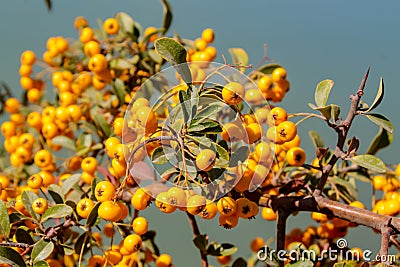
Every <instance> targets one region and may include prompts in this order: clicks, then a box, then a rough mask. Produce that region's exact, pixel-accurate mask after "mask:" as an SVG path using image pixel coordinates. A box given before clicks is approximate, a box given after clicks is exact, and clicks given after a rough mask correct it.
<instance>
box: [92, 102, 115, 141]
mask: <svg viewBox="0 0 400 267" xmlns="http://www.w3.org/2000/svg"><path fill="white" fill-rule="evenodd" d="M90 116H91V117H92V119H93V120H94V123H95V124H96V126H97V128H98V129H100V130H101V132H102V133H103V135H104V137H109V136H110V135H111V126H110V124H109V123H108V122H107V121H106V119H105V118H104V116H103V115H102V114H101V112H100V111H99V108H98V107H94V108H92V109H91V110H90Z"/></svg>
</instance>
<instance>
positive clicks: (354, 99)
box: [314, 68, 370, 196]
mask: <svg viewBox="0 0 400 267" xmlns="http://www.w3.org/2000/svg"><path fill="white" fill-rule="evenodd" d="M369 70H370V68H368V70H367V72H366V74H365V75H364V77H363V79H362V81H361V84H360V86H359V88H358V90H357V93H356V94H355V95H351V96H350V99H351V106H350V110H349V112H348V114H347V117H346V120H344V121H342V122H341V124H340V125H339V126H337V127H335V128H334V129H335V131H336V132H337V135H338V140H337V143H336V148H335V152H334V154H333V155H332V157H331V159H330V160H329V162H328V164H327V165H326V166H325V167H324V168H323V170H322V172H321V177H320V179H319V183H318V185H317V188H316V189H315V191H314V196H320V194H321V192H322V190H323V188H324V186H325V184H326V181H327V179H328V177H329V173H330V172H331V170H332V169H333V166H335V164H336V162H337V161H338V160H339V159H340V158H342V156H343V155H344V154H345V153H344V152H343V148H344V145H345V143H346V138H347V134H348V132H349V129H350V126H351V124H352V122H353V119H354V117H355V116H356V114H357V108H358V105H359V103H360V100H361V97H362V96H363V94H364V87H365V82H366V80H367V78H368V74H369Z"/></svg>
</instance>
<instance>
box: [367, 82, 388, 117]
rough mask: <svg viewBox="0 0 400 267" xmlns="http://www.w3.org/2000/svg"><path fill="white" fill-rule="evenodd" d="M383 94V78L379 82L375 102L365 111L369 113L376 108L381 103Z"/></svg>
mask: <svg viewBox="0 0 400 267" xmlns="http://www.w3.org/2000/svg"><path fill="white" fill-rule="evenodd" d="M384 94H385V90H384V85H383V78H382V77H381V80H380V82H379V88H378V92H377V93H376V96H375V100H374V102H372V105H371V106H370V107H369V108H368V109H367V111H366V112H370V111H371V110H373V109H375V108H377V107H378V106H379V104H380V103H381V102H382V99H383V96H384Z"/></svg>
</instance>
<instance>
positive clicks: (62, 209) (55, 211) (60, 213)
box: [42, 204, 73, 222]
mask: <svg viewBox="0 0 400 267" xmlns="http://www.w3.org/2000/svg"><path fill="white" fill-rule="evenodd" d="M72 212H73V210H72V208H71V207H70V206H68V205H66V204H57V205H55V206H53V207H50V208H48V209H47V210H46V211H45V212H44V214H43V217H42V222H44V221H46V220H48V219H50V218H53V219H55V218H63V217H66V216H68V215H71V214H72Z"/></svg>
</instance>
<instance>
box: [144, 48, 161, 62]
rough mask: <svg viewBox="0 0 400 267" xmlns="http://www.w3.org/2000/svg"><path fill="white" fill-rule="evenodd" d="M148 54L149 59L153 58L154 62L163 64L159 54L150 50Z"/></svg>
mask: <svg viewBox="0 0 400 267" xmlns="http://www.w3.org/2000/svg"><path fill="white" fill-rule="evenodd" d="M147 53H148V54H149V57H150V58H151V60H153V61H154V62H156V63H158V64H161V63H162V57H161V56H160V55H159V54H157V52H156V51H155V50H154V49H150V50H148V51H147Z"/></svg>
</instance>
